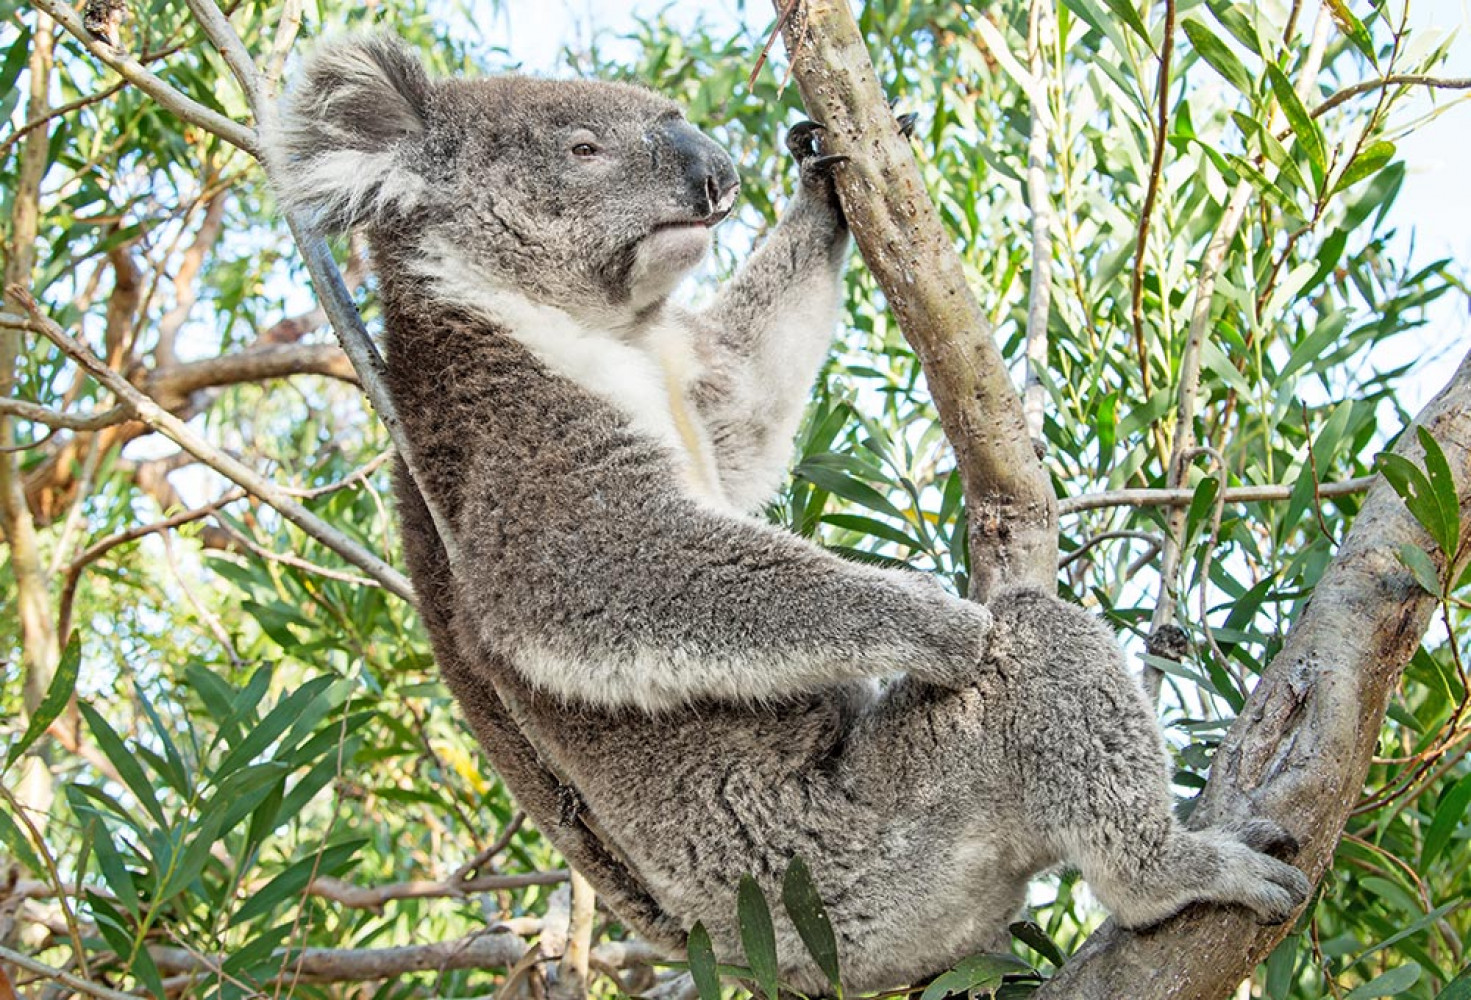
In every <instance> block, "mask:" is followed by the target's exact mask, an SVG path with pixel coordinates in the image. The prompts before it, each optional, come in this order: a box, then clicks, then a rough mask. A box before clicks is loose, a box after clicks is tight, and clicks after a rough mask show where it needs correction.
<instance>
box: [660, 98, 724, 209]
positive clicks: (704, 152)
mask: <svg viewBox="0 0 1471 1000" xmlns="http://www.w3.org/2000/svg"><path fill="white" fill-rule="evenodd" d="M660 131H661V135H660V138H661V139H662V140H663V141H662V142H661V143H660V145H662V146H663V147H664V151H665V152H666V153H667V154H668V160H669V162H671V164H672V165H673V166H674V167H675V169H676V170H678V172H679V175H680V177H679V180H680V181H681V182H682V184H683V187H684V189H685V193H686V194H687V196H688V197H689V208H690V211H691V212H692V213H693V215H694V216H695V218H697V219H699V220H700V221H703V222H705V223H706V224H707V225H712V226H713V225H714V224H715V223H717V222H719V221H720V220H721V219H723V218H725V217H726V216H727V215H729V214H730V210H731V208H732V207H734V205H735V200H736V193H737V192H738V191H739V190H740V179H739V178H738V177H737V176H736V171H735V165H734V164H732V163H731V162H730V157H729V156H727V155H726V152H725V150H723V149H721V148H720V146H718V145H717V144H716V143H715V141H714V140H713V139H711V138H710V137H709V136H707V135H705V134H704V133H703V132H701V131H700V130H699V129H697V128H695V127H694V126H693V125H691V124H690V123H689V122H686V121H684V120H682V119H671V120H670V121H668V122H667V123H665V124H664V125H663V126H662V128H661V130H660ZM660 159H661V160H662V159H664V158H663V157H660Z"/></svg>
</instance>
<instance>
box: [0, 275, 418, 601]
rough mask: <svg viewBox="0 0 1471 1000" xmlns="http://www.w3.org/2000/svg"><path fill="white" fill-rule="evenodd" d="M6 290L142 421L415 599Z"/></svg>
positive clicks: (400, 578) (397, 577)
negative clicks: (130, 407) (131, 408)
mask: <svg viewBox="0 0 1471 1000" xmlns="http://www.w3.org/2000/svg"><path fill="white" fill-rule="evenodd" d="M7 291H8V293H9V294H10V296H11V297H12V298H14V299H15V300H16V301H17V302H19V303H20V304H21V305H22V306H23V307H24V308H25V309H26V310H27V311H28V312H29V313H30V314H31V316H32V318H33V319H35V320H36V321H37V322H38V323H39V324H40V327H41V332H42V333H43V334H44V335H45V336H46V338H47V339H48V340H50V341H51V342H52V343H53V344H55V345H56V346H57V347H59V348H61V350H62V351H63V352H65V353H66V354H67V355H68V356H69V357H71V358H72V359H73V360H75V361H76V362H78V363H79V364H80V365H81V366H82V367H83V368H84V369H85V370H86V371H87V372H88V374H90V375H91V376H92V377H93V378H95V379H96V380H97V381H98V382H100V383H101V384H102V385H103V386H104V387H105V388H107V389H109V390H111V391H112V393H113V394H114V395H115V396H117V398H118V400H119V401H121V402H123V403H126V404H128V405H130V406H132V407H133V409H134V410H135V411H136V412H137V414H138V419H139V420H140V421H142V422H143V423H144V424H147V425H148V426H149V427H151V428H153V429H154V430H156V431H158V432H159V433H161V434H163V435H164V436H165V437H168V438H169V439H171V440H172V441H173V442H174V443H175V444H177V445H178V446H179V447H180V448H183V449H184V450H185V451H187V452H188V453H189V454H191V455H193V456H194V457H195V458H197V459H199V460H200V461H201V462H203V463H204V464H206V465H208V466H209V467H210V468H212V469H214V470H215V471H216V472H218V473H219V474H220V475H222V476H224V477H225V478H227V479H229V480H231V481H233V482H235V483H238V484H239V485H241V486H243V487H245V488H246V489H247V490H249V491H250V492H251V493H252V494H254V495H255V496H257V497H259V498H260V499H261V500H262V501H264V502H265V503H267V504H269V505H270V506H271V507H274V508H275V509H276V510H277V511H279V512H280V513H281V515H282V516H283V517H285V518H286V519H287V520H288V521H290V522H291V523H293V524H295V525H296V526H297V527H298V528H300V529H301V530H302V531H304V532H306V533H307V534H308V535H310V536H311V537H312V538H315V539H316V540H317V541H319V542H321V543H322V544H323V545H325V546H327V548H329V549H331V550H332V551H334V552H336V553H337V554H338V555H340V556H342V558H343V559H345V560H347V561H348V562H350V563H352V564H353V565H354V566H357V567H358V568H359V569H361V570H363V571H364V572H365V573H367V574H368V575H369V576H371V577H373V579H375V580H377V581H378V582H379V583H381V584H383V586H384V587H385V588H387V589H388V590H390V591H392V592H393V593H395V594H397V595H398V596H399V597H401V598H403V599H404V600H406V601H409V602H410V603H412V602H413V600H414V591H413V587H412V586H410V584H409V581H408V579H407V578H406V577H404V575H403V574H402V573H400V572H399V571H398V570H396V569H394V568H393V567H392V566H390V565H388V564H387V563H385V562H384V561H383V560H382V559H380V558H378V557H377V556H375V555H374V554H373V553H371V552H369V551H368V550H367V549H365V548H363V547H362V545H360V544H359V543H357V542H355V541H353V540H352V539H350V538H348V537H347V536H346V535H344V534H343V533H342V532H340V531H338V530H337V529H336V528H334V527H333V526H332V525H330V524H328V523H327V522H326V521H323V520H322V519H321V518H319V517H317V516H316V515H315V514H313V513H312V512H311V511H309V510H307V509H306V508H305V507H303V506H302V505H301V504H300V503H298V502H297V501H296V500H294V499H292V498H291V497H290V496H288V495H286V494H285V493H284V492H282V490H281V488H280V487H278V486H277V485H276V484H275V483H272V482H271V481H270V480H268V479H266V478H265V477H263V476H261V475H260V474H259V473H257V472H256V471H255V470H254V469H251V468H250V467H249V466H247V465H245V464H244V463H243V462H241V461H239V460H238V459H236V458H233V457H232V456H230V455H227V454H225V453H224V452H222V451H220V450H219V449H218V448H215V447H214V446H213V445H211V444H209V443H208V442H207V441H205V440H204V439H203V438H200V437H198V436H197V435H196V434H195V433H194V432H193V431H191V430H190V429H189V428H188V427H187V426H185V425H184V422H183V421H181V420H180V419H179V418H178V417H175V416H174V415H173V414H172V413H170V412H168V411H167V410H165V409H164V408H163V407H161V406H159V405H158V403H157V402H155V401H154V400H153V399H152V398H150V397H149V396H147V395H145V394H144V393H142V392H140V391H139V390H138V389H136V388H134V387H133V385H132V384H131V383H130V382H128V380H127V379H125V378H123V377H122V376H121V375H119V374H118V373H117V372H115V371H113V370H112V369H111V368H109V367H107V365H106V364H104V363H103V362H102V359H101V358H98V357H97V356H96V355H95V354H93V353H92V352H91V351H90V350H88V349H87V347H86V346H85V345H84V344H82V343H80V342H78V341H77V340H75V339H73V338H72V337H71V336H69V335H68V334H67V333H66V331H65V330H63V329H62V328H61V327H60V326H58V325H57V324H56V323H55V322H53V321H52V320H51V319H50V318H48V317H47V316H46V314H45V313H43V312H42V311H41V307H40V306H39V305H37V304H36V300H35V299H33V298H31V295H30V293H29V292H27V291H26V290H25V289H24V288H21V287H20V286H18V285H11V286H10V288H9V289H8V290H7Z"/></svg>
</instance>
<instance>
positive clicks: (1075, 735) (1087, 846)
mask: <svg viewBox="0 0 1471 1000" xmlns="http://www.w3.org/2000/svg"><path fill="white" fill-rule="evenodd" d="M991 612H992V615H993V617H994V620H995V628H994V631H993V636H994V639H993V642H992V643H991V647H990V650H989V652H988V656H987V657H986V663H985V666H986V667H989V668H990V669H991V670H994V671H995V672H996V674H997V675H998V676H997V678H996V681H995V682H994V683H996V684H997V686H998V690H1000V691H1001V692H1004V696H1005V698H1006V701H1007V702H1008V712H1007V720H1006V724H1007V727H1008V728H1009V729H1010V732H1011V739H1010V740H1009V742H1010V743H1011V745H1012V751H1011V752H1013V753H1016V754H1017V755H1019V764H1020V766H1021V767H1022V784H1023V791H1022V797H1023V800H1024V802H1025V813H1026V825H1027V826H1029V827H1031V828H1032V829H1033V830H1035V831H1036V832H1037V833H1038V834H1039V835H1040V838H1041V839H1042V840H1043V841H1044V842H1046V843H1048V844H1049V845H1050V846H1051V848H1052V851H1053V853H1055V855H1056V856H1057V857H1058V858H1059V859H1060V860H1063V861H1065V862H1068V863H1070V864H1073V865H1076V866H1077V867H1078V869H1079V870H1080V871H1081V872H1082V874H1083V877H1084V878H1085V879H1086V880H1087V882H1088V884H1089V886H1090V887H1091V888H1092V889H1093V892H1094V894H1095V895H1097V897H1098V898H1099V900H1100V901H1101V902H1102V903H1103V904H1104V905H1105V906H1106V907H1107V908H1108V909H1109V911H1110V912H1111V913H1113V915H1114V917H1115V918H1116V919H1117V920H1118V921H1119V922H1120V923H1121V924H1123V925H1124V926H1126V927H1143V926H1146V925H1149V924H1152V923H1156V922H1158V921H1160V920H1163V919H1164V918H1166V917H1168V916H1170V915H1172V914H1174V913H1176V912H1178V911H1179V910H1181V909H1183V908H1184V907H1185V906H1187V905H1189V904H1190V903H1193V902H1197V901H1204V902H1215V903H1234V904H1239V905H1242V906H1246V907H1249V908H1250V909H1251V910H1253V911H1254V912H1255V913H1256V915H1257V917H1258V919H1260V920H1262V921H1264V922H1269V923H1279V922H1281V921H1283V920H1286V919H1287V918H1288V917H1290V916H1291V915H1292V913H1293V912H1294V911H1295V910H1296V909H1297V908H1298V907H1299V906H1300V905H1301V904H1302V902H1303V901H1304V900H1305V899H1306V898H1307V894H1308V892H1309V889H1310V885H1309V883H1308V880H1307V877H1306V876H1304V875H1303V873H1302V872H1301V871H1299V870H1298V869H1296V868H1294V867H1292V866H1291V865H1289V864H1285V863H1283V862H1281V861H1278V860H1277V859H1275V858H1273V857H1270V856H1269V855H1268V854H1266V853H1263V851H1265V850H1268V849H1274V848H1278V847H1282V846H1285V845H1286V844H1288V843H1290V841H1291V838H1290V837H1288V836H1287V834H1286V833H1285V831H1283V830H1282V829H1281V828H1280V827H1277V826H1276V824H1274V823H1270V822H1267V821H1264V820H1257V821H1253V822H1251V823H1248V824H1246V825H1244V826H1242V827H1240V828H1237V829H1234V830H1227V829H1206V830H1187V829H1185V828H1183V827H1182V826H1181V825H1180V824H1179V823H1178V822H1177V821H1176V820H1175V818H1174V815H1173V811H1172V807H1171V796H1170V791H1169V785H1168V771H1167V758H1166V757H1165V754H1164V750H1163V748H1162V746H1161V742H1160V738H1159V731H1158V728H1157V726H1156V724H1155V721H1154V715H1153V712H1152V711H1151V710H1150V708H1149V706H1148V703H1147V702H1146V701H1145V700H1144V697H1143V694H1142V692H1141V691H1140V689H1139V686H1138V684H1137V683H1136V682H1135V680H1134V678H1133V677H1131V676H1130V675H1129V673H1128V671H1127V668H1126V667H1125V664H1124V659H1123V655H1122V653H1121V652H1120V650H1119V648H1118V643H1117V641H1116V640H1115V638H1114V636H1113V635H1112V634H1110V632H1109V630H1108V629H1107V628H1105V627H1103V626H1102V625H1101V624H1100V623H1099V622H1097V621H1096V620H1094V619H1093V617H1092V616H1091V615H1088V614H1086V613H1085V612H1083V611H1082V610H1081V609H1079V608H1077V607H1075V606H1073V605H1070V604H1068V603H1066V602H1063V601H1060V600H1057V599H1056V598H1053V597H1050V596H1047V595H1043V594H1040V593H1036V592H1028V591H1014V592H1011V593H1009V594H1004V595H1002V596H1001V597H1000V598H998V599H997V600H996V601H994V602H993V603H992V604H991Z"/></svg>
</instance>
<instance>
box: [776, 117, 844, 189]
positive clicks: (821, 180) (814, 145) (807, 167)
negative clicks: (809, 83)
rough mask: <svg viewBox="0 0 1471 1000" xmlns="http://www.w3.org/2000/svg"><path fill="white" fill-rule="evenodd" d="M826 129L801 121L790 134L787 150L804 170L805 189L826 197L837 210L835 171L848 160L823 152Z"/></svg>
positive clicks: (801, 169) (799, 168)
mask: <svg viewBox="0 0 1471 1000" xmlns="http://www.w3.org/2000/svg"><path fill="white" fill-rule="evenodd" d="M822 130H823V126H821V125H819V124H818V123H817V122H798V123H797V124H796V125H793V126H792V128H791V131H789V132H787V149H788V150H790V151H791V154H792V156H793V158H795V159H796V161H797V168H798V170H800V171H801V178H802V189H803V190H804V191H810V192H811V193H812V194H815V195H819V196H821V197H822V198H824V199H825V200H826V201H827V202H828V203H829V204H831V205H832V206H833V207H834V208H836V207H838V194H837V191H836V189H835V188H834V187H833V170H834V168H836V167H837V166H838V164H840V163H847V162H848V157H846V156H837V155H827V154H824V153H823V152H822V144H821V143H820V142H819V141H818V133H819V132H821V131H822Z"/></svg>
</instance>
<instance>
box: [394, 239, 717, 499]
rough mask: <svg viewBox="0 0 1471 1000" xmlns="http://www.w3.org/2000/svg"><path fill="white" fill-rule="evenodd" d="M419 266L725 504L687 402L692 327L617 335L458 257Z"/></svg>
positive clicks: (693, 486) (696, 487) (692, 368)
mask: <svg viewBox="0 0 1471 1000" xmlns="http://www.w3.org/2000/svg"><path fill="white" fill-rule="evenodd" d="M421 270H422V271H423V273H424V276H425V277H426V278H428V279H429V280H430V281H431V282H432V284H433V285H434V290H435V292H437V293H438V294H439V295H442V296H443V297H445V298H447V299H451V300H453V301H454V302H456V303H458V304H460V305H462V306H465V307H468V308H471V309H474V310H475V311H476V312H479V313H481V314H482V315H484V316H485V317H486V318H487V319H490V320H492V321H494V322H495V323H496V325H498V326H500V327H502V328H504V329H505V330H506V331H507V332H508V333H509V334H510V335H511V336H513V337H515V338H516V340H518V341H519V342H520V343H521V344H522V345H523V346H524V347H526V349H527V350H529V351H531V353H532V354H534V355H535V356H536V357H537V359H538V360H539V361H541V363H542V364H544V365H546V366H547V367H548V368H549V369H551V370H552V371H554V372H556V373H557V374H559V375H562V376H564V377H566V378H569V379H571V380H572V381H574V382H576V383H577V384H578V385H580V386H582V387H583V388H584V389H586V390H587V391H588V392H590V393H592V394H593V395H595V396H598V397H600V398H601V399H603V400H605V401H607V402H609V403H611V404H612V405H613V406H614V407H616V408H617V409H618V410H619V412H621V413H622V414H623V415H624V416H626V417H627V418H628V420H629V422H630V424H632V426H633V429H634V430H636V431H638V432H639V433H641V434H646V435H648V436H649V437H652V438H654V439H655V440H657V441H659V442H660V443H662V444H664V445H665V446H666V447H668V448H669V450H670V451H671V452H672V453H673V454H674V456H675V458H676V460H677V461H678V462H679V463H680V465H681V467H682V470H681V471H682V473H683V477H684V480H685V485H686V486H687V488H688V489H689V490H690V492H691V493H693V494H694V495H695V496H697V497H699V498H701V499H702V500H705V501H707V502H714V503H717V504H724V502H725V497H724V495H723V491H722V490H721V487H720V480H719V475H718V473H717V471H716V468H715V462H714V457H713V449H712V448H711V446H710V440H709V436H708V435H707V434H706V432H705V428H704V426H703V425H702V424H701V423H700V421H699V419H698V416H697V415H696V414H695V412H694V409H693V407H692V406H691V405H690V403H689V398H688V393H689V389H690V387H691V386H692V385H693V383H694V381H695V380H696V379H697V378H698V377H699V374H700V372H699V365H698V362H697V360H696V358H695V355H694V349H693V346H692V344H691V342H690V336H689V333H688V331H686V330H682V329H680V328H679V327H678V326H676V325H675V324H673V323H667V322H661V321H658V320H655V321H652V322H650V323H648V324H647V325H646V326H644V327H640V328H637V329H634V330H631V331H629V332H628V333H627V334H625V335H623V336H619V335H618V334H615V333H613V332H609V331H603V330H596V329H592V328H590V327H589V326H587V325H584V324H582V323H579V322H578V321H577V320H576V319H574V318H573V317H572V316H571V315H569V314H568V313H566V312H564V311H563V310H561V309H556V308H553V307H551V306H546V305H542V304H540V303H537V302H533V301H532V300H530V299H528V298H527V297H526V296H524V295H522V294H520V293H519V292H514V291H508V290H506V289H502V288H496V287H494V286H490V285H488V284H487V283H485V282H484V281H483V280H482V279H479V278H478V276H476V275H474V274H470V273H468V272H467V271H465V270H464V269H462V268H461V267H460V266H458V265H457V264H456V263H455V262H454V261H453V258H449V257H437V258H436V257H430V258H429V259H428V260H426V262H425V263H424V264H423V265H422V266H421Z"/></svg>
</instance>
